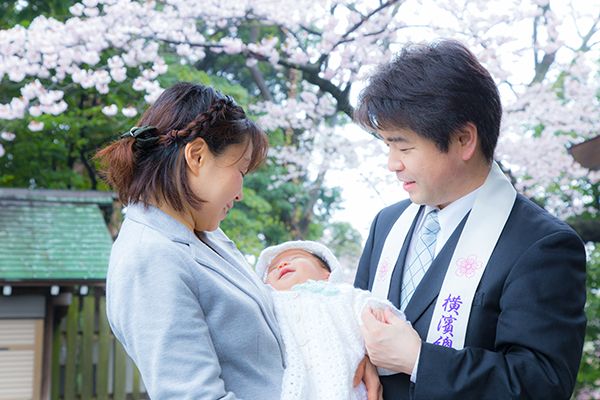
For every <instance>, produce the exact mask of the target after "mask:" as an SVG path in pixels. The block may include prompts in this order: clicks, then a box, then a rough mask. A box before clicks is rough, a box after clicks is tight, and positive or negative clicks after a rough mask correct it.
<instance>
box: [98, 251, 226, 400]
mask: <svg viewBox="0 0 600 400" xmlns="http://www.w3.org/2000/svg"><path fill="white" fill-rule="evenodd" d="M149 254H151V255H152V257H150V256H148V257H145V258H146V260H144V261H142V262H139V261H137V262H135V263H133V262H128V263H127V264H128V265H122V266H121V267H125V268H120V271H122V272H123V273H122V274H120V275H119V276H114V277H113V279H112V282H111V286H110V287H109V289H110V290H109V291H108V294H107V298H108V299H109V308H108V316H109V321H110V323H111V326H112V328H113V330H114V332H115V335H117V337H118V339H119V340H120V341H121V342H122V343H123V345H124V347H125V349H126V350H127V352H128V353H129V355H130V356H131V358H132V359H133V361H134V362H135V363H136V365H137V366H138V368H139V370H140V373H141V375H142V379H143V382H144V385H145V386H146V389H147V391H148V394H149V396H150V398H152V399H191V398H194V399H207V400H208V399H224V400H225V399H226V400H233V399H236V397H235V395H234V394H233V393H231V392H228V391H227V390H226V389H225V384H224V382H223V380H222V379H221V367H220V364H219V360H218V357H217V354H216V352H215V348H214V345H213V342H212V339H211V335H210V332H209V327H208V325H207V323H206V320H205V316H204V312H203V310H202V308H201V304H200V303H199V301H198V297H197V296H196V294H195V292H194V290H195V289H194V282H193V279H192V277H191V275H188V274H187V270H186V269H185V267H184V266H183V265H182V263H183V262H184V261H183V260H176V256H174V255H173V254H171V256H170V257H166V256H160V255H158V256H157V252H156V251H154V252H149ZM145 263H152V265H160V266H161V267H160V268H145V266H144V264H145Z"/></svg>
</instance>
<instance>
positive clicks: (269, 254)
mask: <svg viewBox="0 0 600 400" xmlns="http://www.w3.org/2000/svg"><path fill="white" fill-rule="evenodd" d="M291 249H300V250H304V251H307V252H309V253H311V254H314V255H316V256H318V257H320V258H322V259H323V260H324V261H325V262H326V263H327V265H329V269H330V270H331V275H329V281H330V282H336V281H338V282H339V281H341V278H342V277H341V274H342V268H341V266H340V262H339V261H338V259H337V258H336V256H334V255H333V253H332V252H331V250H329V249H328V248H327V246H325V245H323V244H321V243H319V242H314V241H312V240H291V241H289V242H283V243H281V244H278V245H275V246H269V247H266V248H265V249H264V250H263V251H261V252H260V255H259V256H258V260H257V261H256V267H255V270H256V273H257V275H258V276H259V278H260V279H262V280H263V282H264V281H265V280H266V279H267V269H268V267H269V264H270V263H271V261H273V259H274V258H275V257H276V256H277V255H279V254H281V253H282V252H284V251H286V250H291Z"/></svg>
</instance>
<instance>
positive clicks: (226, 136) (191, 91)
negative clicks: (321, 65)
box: [94, 82, 268, 211]
mask: <svg viewBox="0 0 600 400" xmlns="http://www.w3.org/2000/svg"><path fill="white" fill-rule="evenodd" d="M137 125H138V126H150V128H148V129H144V130H138V131H139V135H137V136H135V135H123V137H122V138H121V139H119V140H116V141H115V142H113V143H111V144H110V145H108V146H107V147H105V148H103V149H101V150H100V151H98V152H97V153H96V155H95V157H94V158H95V159H97V160H98V161H99V162H100V166H101V169H100V173H101V175H102V177H103V178H104V179H105V180H106V181H107V183H108V184H109V185H110V186H111V187H112V188H113V189H115V190H116V191H117V193H118V196H119V200H120V201H121V202H122V203H123V204H129V203H134V202H138V201H139V202H142V203H143V204H145V205H148V204H149V203H150V202H152V201H154V202H156V203H158V204H160V203H161V202H163V201H164V202H166V203H167V204H168V205H169V206H171V207H172V208H173V209H174V210H176V211H183V210H184V208H186V207H188V206H191V207H194V208H199V207H200V206H201V205H202V203H203V202H204V200H202V199H200V198H199V197H198V196H196V195H195V194H194V192H193V191H192V189H191V187H190V186H189V184H188V180H187V165H186V162H185V157H184V148H185V145H186V144H187V143H190V142H192V141H193V140H194V139H197V138H202V139H204V141H205V142H206V143H207V145H208V148H209V149H210V151H211V152H212V153H213V154H214V155H215V156H218V155H220V154H222V153H223V152H224V151H225V150H226V149H227V147H228V146H230V145H233V144H239V143H247V144H248V145H249V144H250V143H252V145H253V149H252V157H251V162H250V166H249V168H248V171H253V170H255V169H256V168H258V166H259V165H260V164H261V163H262V162H263V161H264V159H265V158H266V156H267V150H268V141H267V137H266V135H265V133H264V132H263V131H262V130H261V129H260V128H259V127H258V126H257V125H256V124H255V123H254V122H252V121H251V120H250V119H248V118H247V117H246V113H245V112H244V110H243V109H242V107H240V106H238V105H237V104H236V103H235V102H234V101H233V99H232V98H231V97H230V96H224V95H223V94H221V93H220V92H218V91H217V90H215V89H213V88H211V87H207V86H203V85H199V84H193V83H187V82H181V83H177V84H175V85H174V86H172V87H170V88H169V89H167V90H165V91H164V92H163V93H162V94H161V95H160V96H159V98H158V99H157V100H156V102H155V103H154V104H153V105H152V106H150V107H149V108H148V109H147V110H146V112H145V113H144V115H142V117H141V118H140V120H139V121H138V123H137ZM134 136H135V137H134Z"/></svg>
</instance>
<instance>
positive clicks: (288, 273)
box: [266, 249, 329, 290]
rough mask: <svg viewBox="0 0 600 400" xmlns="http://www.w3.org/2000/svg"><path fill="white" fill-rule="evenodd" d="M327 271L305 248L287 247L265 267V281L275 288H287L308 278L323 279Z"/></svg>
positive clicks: (326, 276)
mask: <svg viewBox="0 0 600 400" xmlns="http://www.w3.org/2000/svg"><path fill="white" fill-rule="evenodd" d="M328 278H329V271H327V270H326V269H325V268H324V267H323V266H322V265H321V263H320V262H319V260H318V259H317V258H316V257H315V256H313V255H312V254H310V253H309V252H307V251H305V250H300V249H289V250H285V251H283V252H281V253H279V254H278V255H277V256H276V257H275V258H274V259H273V261H271V264H269V268H268V269H267V280H266V283H268V284H270V285H271V286H273V287H274V288H275V289H277V290H289V289H290V288H291V287H292V286H294V285H297V284H299V283H304V282H306V281H307V280H309V279H313V280H316V281H325V280H327V279H328Z"/></svg>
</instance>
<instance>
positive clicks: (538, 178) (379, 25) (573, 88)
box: [0, 0, 599, 217]
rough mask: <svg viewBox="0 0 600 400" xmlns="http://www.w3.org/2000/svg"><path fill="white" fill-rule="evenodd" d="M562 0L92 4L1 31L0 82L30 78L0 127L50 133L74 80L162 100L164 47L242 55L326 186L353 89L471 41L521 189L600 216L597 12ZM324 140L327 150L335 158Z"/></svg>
mask: <svg viewBox="0 0 600 400" xmlns="http://www.w3.org/2000/svg"><path fill="white" fill-rule="evenodd" d="M556 3H557V4H560V7H561V9H560V13H566V14H562V17H559V15H558V12H557V11H556V10H555V9H554V7H555V6H554V4H551V3H550V2H549V1H544V0H536V1H531V2H520V1H514V0H513V1H502V2H500V1H469V0H462V1H459V0H448V1H444V2H435V1H427V0H422V1H416V0H414V1H411V0H387V1H383V0H382V1H378V2H367V1H349V0H345V1H341V0H329V1H324V2H317V3H315V2H312V1H307V0H298V1H295V2H290V3H281V2H273V1H268V0H263V1H249V0H246V1H237V2H235V3H229V2H225V3H223V2H221V1H216V0H215V1H176V0H169V1H144V2H138V1H131V0H84V1H82V2H80V3H74V4H73V5H72V6H71V7H70V12H71V14H72V17H71V18H69V19H67V20H66V21H63V22H59V21H57V20H54V19H52V18H46V17H43V16H40V17H38V18H36V19H35V20H34V21H32V23H31V24H30V25H29V26H28V27H23V26H20V25H16V26H14V27H12V28H10V29H6V30H3V31H0V76H2V77H3V79H8V80H9V81H11V82H15V83H18V84H20V85H21V88H20V93H18V94H17V95H15V96H14V97H12V98H10V99H7V100H6V101H5V102H4V103H3V104H0V121H1V120H5V121H7V120H14V119H27V120H29V121H30V123H29V125H28V127H29V129H30V130H31V131H36V130H42V129H44V126H43V123H42V122H40V121H39V120H38V118H39V117H41V116H43V115H59V114H61V113H63V112H65V111H66V109H67V102H66V101H65V99H64V98H63V97H64V90H65V87H69V86H73V85H76V86H80V87H81V88H84V89H89V88H93V89H94V90H95V91H96V92H97V93H98V96H99V97H100V98H102V97H103V96H105V97H106V96H107V95H108V94H109V91H110V88H111V85H114V84H119V83H122V82H124V81H125V80H126V79H127V78H128V77H130V78H131V77H133V79H132V80H131V81H132V88H133V89H134V90H135V91H138V92H140V97H143V98H144V99H145V101H146V102H148V103H151V102H152V101H153V100H154V99H156V97H157V96H158V95H159V94H160V92H161V91H162V88H161V87H160V85H159V84H158V80H157V78H158V77H159V76H160V75H161V74H164V73H165V72H166V70H167V63H166V62H165V56H166V55H175V56H176V57H177V58H178V59H179V61H180V62H182V63H190V64H201V63H202V61H203V60H204V59H206V58H207V55H210V56H211V57H215V56H216V57H219V58H221V59H230V60H237V61H235V62H237V63H240V62H243V65H241V67H243V68H240V69H245V70H247V71H248V72H249V74H250V76H251V77H252V81H253V84H254V86H255V90H256V94H257V95H259V96H260V101H258V102H257V103H256V105H255V106H254V108H253V110H254V111H255V112H256V113H258V114H260V115H261V117H260V123H261V124H262V125H263V126H264V127H265V128H267V129H269V130H275V129H282V130H283V131H284V132H285V133H286V135H288V136H289V137H290V140H289V141H288V142H284V143H282V145H281V146H280V147H276V148H274V149H273V154H276V155H277V156H276V157H274V158H273V160H272V162H275V163H284V164H286V165H287V166H288V167H289V168H288V174H284V176H281V177H279V178H280V179H279V180H280V181H285V180H286V179H288V180H289V179H294V178H297V177H303V179H304V180H305V183H306V182H312V183H313V186H314V187H315V188H318V187H320V186H321V185H322V182H323V175H324V174H325V173H326V170H327V169H328V168H331V167H332V166H342V165H344V166H345V165H346V162H347V161H349V160H353V159H354V157H355V155H354V154H353V153H352V151H351V150H352V146H351V145H349V144H348V143H344V138H343V137H339V136H340V135H337V136H338V137H335V135H332V129H331V128H332V125H335V124H340V123H347V122H348V121H349V117H350V116H351V115H352V111H353V108H352V104H351V103H352V94H353V92H352V88H353V85H354V86H357V84H360V82H361V80H362V79H364V77H365V74H367V73H368V71H369V67H371V66H373V65H376V64H377V63H379V62H382V61H385V60H387V59H389V58H390V56H391V54H392V53H393V51H394V49H397V48H398V47H399V46H401V45H402V44H403V43H406V42H407V41H422V40H428V39H431V38H435V37H439V36H446V37H448V36H449V37H455V38H458V39H461V40H464V41H465V42H467V43H468V44H469V45H470V46H471V47H472V48H473V50H474V51H475V52H476V53H477V54H478V56H479V57H480V58H481V59H482V61H483V62H484V63H485V64H486V65H487V66H488V68H489V69H490V70H491V71H492V73H493V75H494V76H495V77H496V79H497V80H498V83H499V84H500V86H501V87H503V97H504V102H505V106H506V118H505V122H504V135H503V141H502V143H501V146H500V149H499V152H498V155H497V157H498V159H499V160H500V161H502V162H503V165H504V167H505V169H506V170H507V171H509V172H510V173H511V174H512V176H513V178H514V180H515V183H516V184H517V186H518V187H519V189H521V190H522V191H524V192H525V193H526V194H528V195H529V196H531V197H534V198H536V199H538V200H539V201H540V202H542V203H543V204H544V205H545V206H546V207H547V208H548V209H549V210H551V211H552V212H554V213H555V214H557V215H559V216H560V217H567V216H571V215H577V214H581V213H582V212H586V211H587V212H597V208H598V207H597V199H591V198H590V195H589V194H586V193H588V192H589V191H586V190H581V189H582V188H584V187H586V185H588V186H589V185H597V183H598V174H597V173H596V174H592V173H590V171H587V170H585V169H583V168H582V167H581V166H579V165H577V164H576V163H574V161H573V160H572V158H571V157H570V156H569V155H568V154H567V152H566V148H567V147H568V145H570V144H571V143H576V142H578V141H581V140H583V139H585V138H589V137H590V136H592V135H593V134H594V130H593V123H594V121H595V119H596V117H597V115H598V99H597V96H596V94H597V89H598V84H597V81H598V79H595V78H597V71H598V65H597V62H596V60H597V59H598V46H597V41H598V35H597V27H598V19H599V16H598V14H597V13H598V10H597V9H594V8H593V7H589V6H588V7H581V5H582V4H584V3H585V2H578V1H576V0H573V1H571V2H569V4H568V5H567V6H565V4H563V2H556ZM594 13H595V14H594ZM515 66H517V68H515ZM265 71H266V72H267V73H265ZM230 75H233V74H230ZM231 77H232V79H234V80H235V76H231ZM132 103H134V104H132V105H128V106H123V107H120V108H117V106H116V105H115V104H111V103H110V102H107V103H106V104H105V105H104V107H103V108H102V112H103V113H105V114H106V115H109V116H110V115H114V114H116V113H118V112H119V113H122V114H123V115H125V116H134V115H136V114H137V113H138V112H139V111H140V110H139V109H138V108H136V107H139V104H135V102H132ZM7 133H9V134H10V133H11V132H7ZM317 144H321V145H323V144H325V145H328V146H329V150H326V151H325V154H327V155H326V156H324V153H323V147H321V146H317ZM325 148H327V147H325ZM341 148H345V149H349V150H350V152H348V153H345V152H341V151H336V150H339V149H341ZM2 152H4V150H2ZM315 160H321V161H324V162H325V164H319V165H318V166H317V164H315ZM309 165H310V166H311V167H310V168H309ZM310 176H312V179H310ZM274 184H277V183H276V182H275V183H274ZM309 214H310V213H309Z"/></svg>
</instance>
